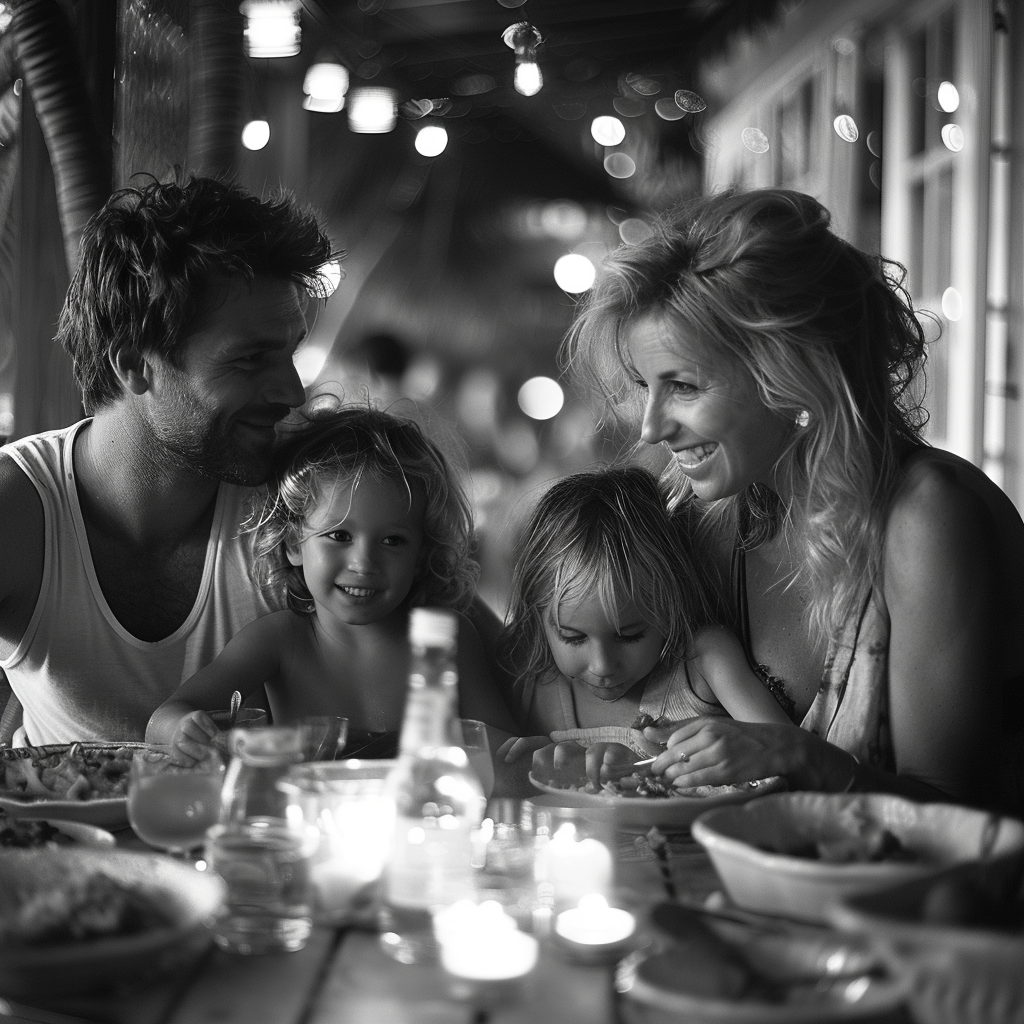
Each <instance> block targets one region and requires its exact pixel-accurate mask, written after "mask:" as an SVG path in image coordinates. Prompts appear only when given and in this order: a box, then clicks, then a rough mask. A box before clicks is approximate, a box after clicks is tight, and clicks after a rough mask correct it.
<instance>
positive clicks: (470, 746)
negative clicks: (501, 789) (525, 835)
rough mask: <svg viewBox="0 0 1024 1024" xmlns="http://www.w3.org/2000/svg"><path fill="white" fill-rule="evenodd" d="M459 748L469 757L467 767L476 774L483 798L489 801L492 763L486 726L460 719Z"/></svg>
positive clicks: (492, 784) (492, 772) (468, 719)
mask: <svg viewBox="0 0 1024 1024" xmlns="http://www.w3.org/2000/svg"><path fill="white" fill-rule="evenodd" d="M457 725H458V727H459V729H460V737H461V740H460V744H459V745H460V746H461V747H462V749H463V750H465V751H466V754H467V755H468V756H469V765H470V767H471V768H472V769H473V771H475V772H476V774H477V778H479V779H480V785H481V786H483V789H484V796H485V797H487V798H488V799H490V796H491V793H492V792H494V761H493V760H492V758H491V744H490V741H489V740H488V739H487V726H486V725H484V723H483V722H478V721H476V720H475V719H472V718H460V719H459V721H458V723H457Z"/></svg>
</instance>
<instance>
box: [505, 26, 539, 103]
mask: <svg viewBox="0 0 1024 1024" xmlns="http://www.w3.org/2000/svg"><path fill="white" fill-rule="evenodd" d="M501 38H502V39H503V40H504V42H505V45H506V46H507V47H509V48H510V49H512V50H514V51H515V55H516V73H515V79H514V83H515V87H516V92H519V93H522V94H523V95H524V96H535V95H536V94H537V93H538V92H540V89H541V86H542V85H543V84H544V76H543V75H542V74H541V73H540V65H539V64H538V63H537V47H538V46H540V44H541V43H542V42H544V39H543V37H542V36H541V34H540V32H538V31H537V29H536V28H534V26H533V25H531V24H530V23H529V22H528V21H517V22H516V23H515V24H514V25H509V27H508V28H507V29H505V31H504V32H502V34H501Z"/></svg>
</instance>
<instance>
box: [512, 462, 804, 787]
mask: <svg viewBox="0 0 1024 1024" xmlns="http://www.w3.org/2000/svg"><path fill="white" fill-rule="evenodd" d="M513 564H514V569H513V576H512V587H511V597H510V604H509V614H508V618H507V625H506V627H505V631H504V633H503V634H502V637H501V647H502V649H503V654H504V656H505V657H506V659H507V660H508V661H509V662H510V663H511V664H512V665H514V666H515V667H516V671H517V675H518V678H517V682H516V684H515V688H514V689H515V699H516V703H517V705H518V711H519V714H520V717H521V720H522V724H523V725H525V727H526V731H527V732H528V733H534V734H537V735H530V736H525V737H520V738H518V739H516V740H512V741H508V742H506V743H505V744H504V745H503V746H502V748H501V749H500V750H499V752H498V754H499V757H504V758H505V760H506V761H509V762H512V761H516V760H519V759H520V758H523V757H525V756H526V755H527V754H528V753H531V752H532V753H534V762H535V766H536V767H538V768H541V767H548V768H550V767H555V768H559V769H563V768H564V769H569V768H574V769H578V770H579V771H581V772H582V770H583V767H584V764H585V768H586V773H587V775H588V776H589V778H590V779H591V780H592V781H593V782H595V783H600V782H601V781H604V780H606V779H608V778H610V777H614V775H616V774H622V773H623V772H628V771H631V770H632V768H631V766H632V764H633V763H634V762H635V761H636V760H637V759H638V758H643V757H647V756H649V755H653V754H657V753H660V752H661V748H660V747H659V746H657V745H656V744H652V743H651V742H650V741H648V740H646V739H645V738H644V735H643V731H642V730H643V728H644V726H645V725H649V724H654V723H655V722H658V723H667V722H674V721H679V720H681V719H684V718H692V717H695V716H698V715H726V714H728V715H731V716H732V717H733V718H736V719H739V720H741V721H748V722H788V721H789V719H788V718H787V716H786V713H785V712H784V711H783V709H782V707H781V706H780V705H779V703H778V702H777V701H776V700H775V698H774V697H773V696H772V694H771V693H770V692H769V691H768V690H767V689H766V688H765V686H764V684H763V683H762V682H761V681H760V680H759V679H758V678H757V676H756V675H754V673H753V671H752V670H751V669H750V667H749V666H748V664H747V660H746V657H745V656H744V653H743V648H742V646H741V645H740V642H739V640H738V639H737V638H736V637H735V635H734V634H733V633H732V632H730V631H729V630H728V629H727V628H725V627H724V626H721V625H716V624H715V623H714V619H715V618H716V616H715V612H714V607H715V601H714V599H713V598H712V596H711V595H712V594H714V592H715V589H714V587H713V586H712V584H711V582H710V580H709V578H708V575H707V573H706V571H704V570H703V569H702V567H701V563H700V561H699V560H698V559H697V558H695V557H694V556H693V554H692V553H691V552H690V545H689V541H688V537H687V532H686V530H685V528H684V524H683V521H682V519H680V518H678V517H673V516H672V515H671V514H670V513H669V511H668V508H667V504H666V499H665V496H664V495H663V493H662V491H661V490H660V488H659V485H658V482H657V480H656V479H655V477H654V476H653V475H652V474H651V473H650V472H648V471H647V470H645V469H640V468H638V467H628V468H616V469H603V470H599V471H596V472H589V473H579V474H576V475H574V476H569V477H566V478H565V479H563V480H560V481H559V482H558V483H556V484H554V485H553V486H552V487H551V488H550V489H549V490H548V491H547V492H546V493H545V494H544V495H543V497H542V498H541V499H540V501H539V502H538V503H537V505H536V507H535V509H534V511H533V514H532V515H531V516H530V517H529V520H528V521H527V523H526V526H525V529H524V530H523V532H522V534H521V536H520V539H519V543H518V545H517V547H516V550H515V555H514V563H513ZM583 748H586V754H585V755H584V753H583ZM584 758H585V760H584Z"/></svg>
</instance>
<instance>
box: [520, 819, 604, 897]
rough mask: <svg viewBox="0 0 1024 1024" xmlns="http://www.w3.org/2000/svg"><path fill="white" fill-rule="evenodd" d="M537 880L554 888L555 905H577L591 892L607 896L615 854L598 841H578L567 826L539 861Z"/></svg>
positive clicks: (559, 829) (573, 832) (552, 839)
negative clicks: (613, 855)
mask: <svg viewBox="0 0 1024 1024" xmlns="http://www.w3.org/2000/svg"><path fill="white" fill-rule="evenodd" d="M537 879H538V881H540V882H546V883H547V884H549V885H550V886H551V888H552V892H553V895H554V899H555V902H556V903H560V904H562V905H570V906H575V905H576V904H577V903H578V902H579V901H580V900H581V899H582V898H583V897H584V896H586V895H587V894H588V893H599V894H601V895H607V894H608V893H609V892H610V891H611V886H612V854H611V850H609V849H608V847H607V846H605V845H604V843H602V842H600V841H599V840H597V839H589V838H588V839H580V840H577V839H576V829H575V826H573V825H572V824H569V823H567V824H564V825H561V826H560V827H559V828H558V831H557V832H555V834H554V835H553V836H552V837H551V840H550V842H548V843H547V845H546V846H544V847H543V848H542V849H541V851H540V852H539V854H538V858H537Z"/></svg>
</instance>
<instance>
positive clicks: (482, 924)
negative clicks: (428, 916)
mask: <svg viewBox="0 0 1024 1024" xmlns="http://www.w3.org/2000/svg"><path fill="white" fill-rule="evenodd" d="M434 935H435V937H436V938H437V942H438V945H439V946H440V947H441V966H442V967H443V968H444V970H445V972H446V973H447V975H448V978H449V989H450V991H451V993H452V995H453V996H454V997H455V998H457V999H463V1000H468V1001H471V1002H474V1003H478V1004H481V1005H488V1006H494V1005H498V1004H499V1003H504V1002H506V1001H508V1000H509V999H511V998H514V997H515V996H516V995H518V994H519V993H520V992H521V990H522V988H523V987H524V985H525V981H526V978H527V976H528V975H529V974H530V972H531V971H532V970H533V969H534V967H535V966H536V964H537V940H536V939H535V938H534V937H533V936H532V935H527V934H525V933H524V932H521V931H519V929H518V928H517V927H516V923H515V921H514V920H513V918H512V917H510V916H509V915H508V914H506V913H505V911H504V909H503V908H502V906H501V904H500V903H498V902H497V901H494V900H488V901H486V902H484V903H481V904H479V906H478V905H477V904H475V903H473V902H471V901H468V900H461V901H460V902H458V903H455V904H453V905H452V906H451V907H448V908H446V909H444V910H441V911H439V912H438V913H437V914H435V915H434Z"/></svg>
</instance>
